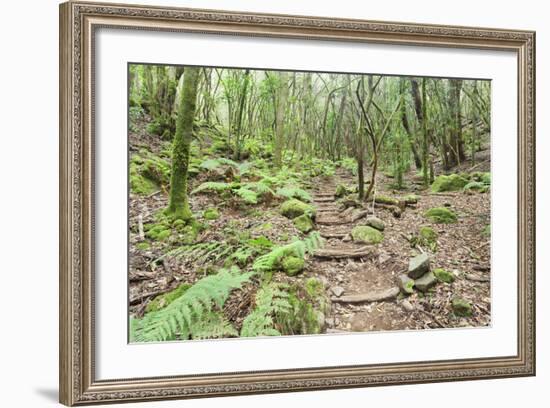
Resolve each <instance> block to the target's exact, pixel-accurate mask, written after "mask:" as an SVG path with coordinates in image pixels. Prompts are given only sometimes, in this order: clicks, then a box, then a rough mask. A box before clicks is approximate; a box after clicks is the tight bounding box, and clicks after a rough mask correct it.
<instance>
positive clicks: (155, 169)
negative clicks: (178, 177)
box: [130, 149, 170, 195]
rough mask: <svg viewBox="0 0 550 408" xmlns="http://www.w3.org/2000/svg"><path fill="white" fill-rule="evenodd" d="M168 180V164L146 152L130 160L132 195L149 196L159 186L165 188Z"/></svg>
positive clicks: (142, 151) (141, 151)
mask: <svg viewBox="0 0 550 408" xmlns="http://www.w3.org/2000/svg"><path fill="white" fill-rule="evenodd" d="M169 180H170V165H169V164H168V162H167V161H166V160H164V159H162V158H160V157H158V156H156V155H154V154H153V153H151V152H149V151H147V150H143V149H142V150H140V153H139V154H135V155H133V156H132V159H131V160H130V191H131V192H132V193H134V194H143V195H149V194H151V193H153V192H155V191H157V190H159V188H160V186H167V185H168V184H169Z"/></svg>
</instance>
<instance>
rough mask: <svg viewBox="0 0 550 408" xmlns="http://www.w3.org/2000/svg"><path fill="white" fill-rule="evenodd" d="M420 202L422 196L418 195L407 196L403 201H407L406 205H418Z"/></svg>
mask: <svg viewBox="0 0 550 408" xmlns="http://www.w3.org/2000/svg"><path fill="white" fill-rule="evenodd" d="M419 200H420V196H418V195H416V194H407V195H406V196H405V197H403V201H405V204H416V203H418V201H419Z"/></svg>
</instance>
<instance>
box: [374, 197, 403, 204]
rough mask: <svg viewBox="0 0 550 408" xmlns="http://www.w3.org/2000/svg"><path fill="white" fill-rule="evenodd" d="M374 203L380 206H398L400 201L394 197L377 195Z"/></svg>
mask: <svg viewBox="0 0 550 408" xmlns="http://www.w3.org/2000/svg"><path fill="white" fill-rule="evenodd" d="M374 202H376V203H378V204H387V205H398V204H399V200H397V199H395V198H392V197H388V196H384V195H376V196H375V197H374Z"/></svg>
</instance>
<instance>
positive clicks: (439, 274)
mask: <svg viewBox="0 0 550 408" xmlns="http://www.w3.org/2000/svg"><path fill="white" fill-rule="evenodd" d="M434 275H435V277H436V278H437V280H439V281H441V282H445V283H452V282H453V281H454V280H455V276H454V275H453V273H452V272H449V271H447V270H445V269H443V268H436V269H434Z"/></svg>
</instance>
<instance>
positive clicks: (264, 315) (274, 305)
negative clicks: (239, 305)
mask: <svg viewBox="0 0 550 408" xmlns="http://www.w3.org/2000/svg"><path fill="white" fill-rule="evenodd" d="M285 289H287V286H286V285H283V284H280V283H269V284H265V285H263V286H262V287H261V288H260V289H259V290H258V292H256V297H255V303H256V307H255V308H254V310H253V311H252V312H251V313H250V314H249V315H248V316H247V317H246V318H245V319H244V321H243V325H242V328H241V334H240V336H241V337H256V336H280V335H281V333H280V332H279V331H278V330H277V329H276V328H275V327H274V325H275V322H274V320H273V318H274V316H276V315H277V314H286V313H289V312H290V310H291V305H290V303H289V301H288V297H289V295H288V292H287V291H286V290H285Z"/></svg>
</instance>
